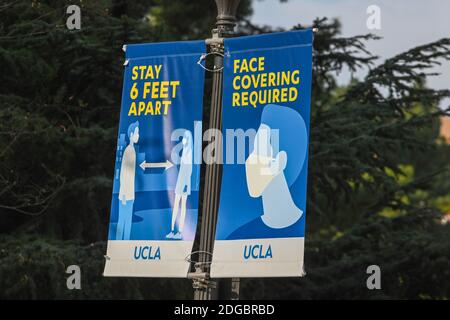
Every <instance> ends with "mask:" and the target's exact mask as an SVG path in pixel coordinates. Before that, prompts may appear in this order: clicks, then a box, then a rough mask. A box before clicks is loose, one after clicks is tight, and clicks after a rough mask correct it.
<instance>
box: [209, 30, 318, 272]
mask: <svg viewBox="0 0 450 320" xmlns="http://www.w3.org/2000/svg"><path fill="white" fill-rule="evenodd" d="M312 40H313V33H312V30H309V29H308V30H301V31H292V32H283V33H273V34H268V35H258V36H249V37H240V38H232V39H225V44H224V45H225V59H224V71H223V72H224V83H223V87H224V92H223V114H222V115H223V135H224V141H225V143H224V148H223V154H224V165H223V176H222V186H221V193H220V204H219V214H218V221H217V227H216V240H215V244H214V251H213V261H212V265H211V277H215V278H224V277H289V276H302V275H303V274H304V271H303V251H304V237H305V217H306V185H307V169H308V141H309V119H310V96H311V77H312Z"/></svg>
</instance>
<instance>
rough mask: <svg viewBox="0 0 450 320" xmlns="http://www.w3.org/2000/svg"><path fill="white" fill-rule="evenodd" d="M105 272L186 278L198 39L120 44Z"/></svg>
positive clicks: (196, 139)
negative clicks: (120, 73)
mask: <svg viewBox="0 0 450 320" xmlns="http://www.w3.org/2000/svg"><path fill="white" fill-rule="evenodd" d="M124 49H125V52H126V54H125V59H126V60H125V63H124V64H125V66H124V68H125V70H124V83H123V92H122V106H121V113H120V124H119V134H118V140H117V150H116V162H115V171H114V183H113V194H112V202H111V216H110V224H109V237H108V249H107V256H106V258H107V260H106V266H105V271H104V275H105V276H141V277H186V275H187V272H188V268H189V262H187V261H186V257H187V256H188V255H189V254H190V253H191V250H192V244H193V241H194V237H195V231H196V226H197V217H198V202H199V201H198V197H199V195H198V193H199V183H200V163H201V161H200V160H201V143H202V141H201V140H202V139H201V138H202V122H201V121H202V103H203V86H204V70H203V68H201V67H200V66H199V65H198V64H197V61H198V60H199V57H200V56H201V55H202V54H204V53H205V50H206V49H205V43H204V41H191V42H173V43H156V44H136V45H128V46H124Z"/></svg>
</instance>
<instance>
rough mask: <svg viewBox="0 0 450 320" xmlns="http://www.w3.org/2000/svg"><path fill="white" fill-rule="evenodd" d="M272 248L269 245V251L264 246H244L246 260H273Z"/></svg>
mask: <svg viewBox="0 0 450 320" xmlns="http://www.w3.org/2000/svg"><path fill="white" fill-rule="evenodd" d="M271 258H272V247H271V246H270V244H269V247H267V249H265V248H264V246H263V245H262V244H256V245H245V246H244V259H246V260H247V259H271Z"/></svg>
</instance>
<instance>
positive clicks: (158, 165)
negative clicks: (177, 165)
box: [139, 160, 173, 170]
mask: <svg viewBox="0 0 450 320" xmlns="http://www.w3.org/2000/svg"><path fill="white" fill-rule="evenodd" d="M139 166H140V167H141V168H142V170H145V169H146V168H165V169H164V170H167V169H169V168H172V167H173V163H172V162H170V161H169V160H166V162H153V163H152V162H145V160H144V161H142V163H141V164H140V165H139Z"/></svg>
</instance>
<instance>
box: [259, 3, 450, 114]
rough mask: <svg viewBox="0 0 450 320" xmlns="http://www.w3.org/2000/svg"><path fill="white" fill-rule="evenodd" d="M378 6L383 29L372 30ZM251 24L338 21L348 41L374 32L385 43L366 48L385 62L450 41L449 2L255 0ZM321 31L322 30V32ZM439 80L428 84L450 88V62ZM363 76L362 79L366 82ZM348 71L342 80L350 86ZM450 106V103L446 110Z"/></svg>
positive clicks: (373, 43) (292, 24) (280, 24)
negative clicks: (371, 10)
mask: <svg viewBox="0 0 450 320" xmlns="http://www.w3.org/2000/svg"><path fill="white" fill-rule="evenodd" d="M370 5H377V6H378V7H379V8H380V10H381V29H380V30H369V29H368V28H367V25H366V21H367V18H368V17H369V15H368V14H367V13H366V10H367V8H368V6H370ZM253 10H254V12H253V17H252V19H251V21H252V22H253V23H256V24H264V25H270V26H275V27H283V28H287V29H289V28H290V27H292V26H294V25H296V24H298V23H302V24H303V25H311V23H312V21H313V20H314V18H315V17H329V18H339V19H340V21H341V22H342V34H343V36H353V35H358V34H366V33H369V32H371V33H374V34H376V35H379V36H381V37H382V38H383V39H381V40H378V41H371V42H369V43H368V44H367V48H368V49H369V50H370V51H371V52H373V53H374V54H376V55H378V56H380V57H381V59H383V58H384V59H385V58H389V57H392V56H393V55H396V54H398V53H401V52H403V51H406V50H408V49H410V48H413V47H416V46H418V45H421V44H426V43H429V42H433V41H436V40H439V39H441V38H444V37H450V0H370V1H368V0H289V1H288V2H280V1H278V0H253ZM319 32H320V31H319ZM433 71H437V72H439V73H441V75H440V76H437V77H431V78H429V79H428V85H429V86H430V87H432V88H436V89H449V88H450V62H445V63H444V64H442V66H439V67H437V68H436V69H435V70H433ZM363 75H364V72H361V73H360V74H357V76H358V77H362V76H363ZM349 78H350V75H349V73H348V72H344V73H343V74H341V75H340V77H339V80H340V82H341V83H345V82H346V81H348V79H349ZM448 105H450V99H448V100H446V101H444V102H443V103H442V104H441V107H444V106H445V107H446V106H448Z"/></svg>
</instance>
